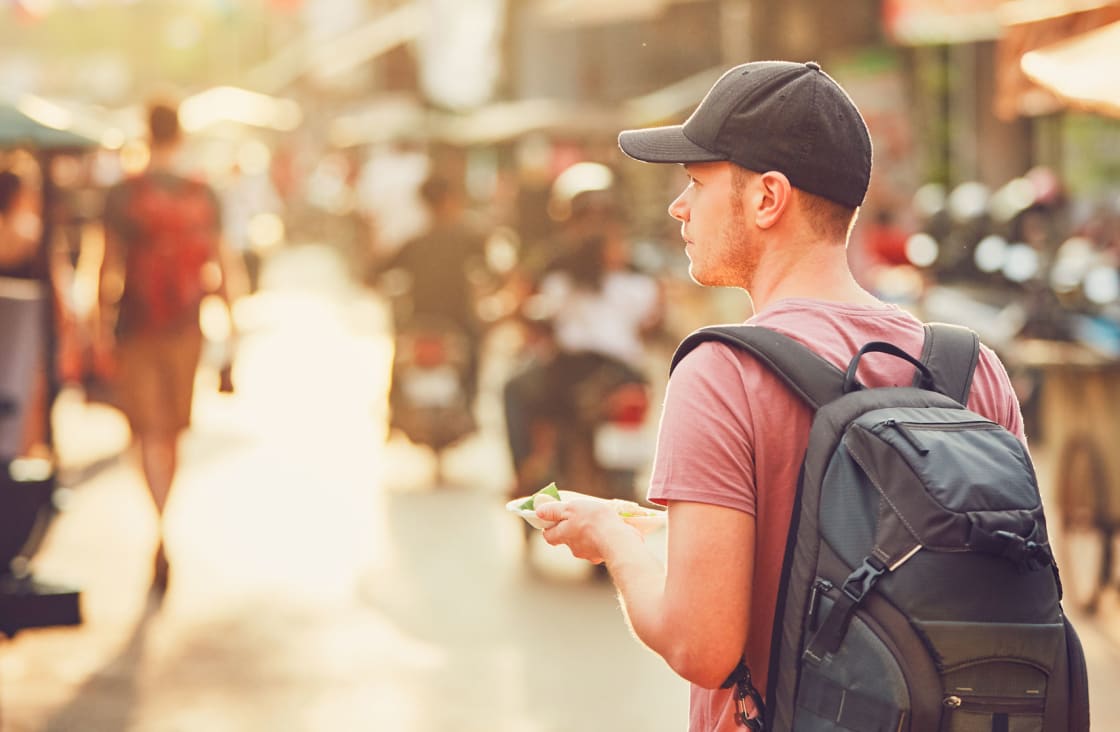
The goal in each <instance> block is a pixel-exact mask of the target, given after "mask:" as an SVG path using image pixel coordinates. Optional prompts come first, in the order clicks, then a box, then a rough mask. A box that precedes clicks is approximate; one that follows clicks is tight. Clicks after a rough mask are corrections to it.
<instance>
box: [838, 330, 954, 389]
mask: <svg viewBox="0 0 1120 732" xmlns="http://www.w3.org/2000/svg"><path fill="white" fill-rule="evenodd" d="M866 353H886V354H889V355H891V356H897V357H898V358H901V359H903V360H904V361H909V362H910V363H911V364H913V365H914V368H916V369H918V374H919V381H918V384H917V385H918V386H920V387H921V388H923V389H930V390H932V391H936V390H937V389H936V387H935V386H934V381H933V373H932V372H931V371H930V370H929V368H928V367H927V366H926V365H925V364H924V363H922V362H921V361H919V360H918V359H916V358H914V357H913V356H911V355H910V354H909V353H907V352H906V351H904V350H902V349H901V348H899V347H898V346H896V345H894V344H891V343H887V342H885V341H871V342H870V343H868V344H866V345H864V347H863V348H861V349H859V350H858V351H856V355H854V356H852V360H851V362H849V363H848V371H847V373H845V374H844V393H845V394H850V393H851V392H853V391H857V390H859V389H862V388H863V384H861V383H859V381H858V380H857V379H856V370H857V369H858V368H859V360H860V359H861V358H862V357H863V355H864V354H866Z"/></svg>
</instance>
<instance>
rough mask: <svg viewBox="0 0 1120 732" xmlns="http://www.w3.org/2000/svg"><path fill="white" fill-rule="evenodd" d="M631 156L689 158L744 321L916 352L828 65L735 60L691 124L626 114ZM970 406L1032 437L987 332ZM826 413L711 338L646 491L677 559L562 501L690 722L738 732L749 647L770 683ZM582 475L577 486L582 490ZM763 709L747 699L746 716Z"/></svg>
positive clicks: (896, 374)
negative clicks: (683, 700)
mask: <svg viewBox="0 0 1120 732" xmlns="http://www.w3.org/2000/svg"><path fill="white" fill-rule="evenodd" d="M619 144H620V146H621V147H622V150H623V152H625V153H626V154H627V155H629V156H631V157H633V158H636V159H638V160H643V161H647V162H654V163H680V164H682V165H683V166H684V172H685V174H686V176H687V184H686V186H685V188H684V191H683V192H682V193H681V194H680V195H679V196H678V197H677V199H676V200H675V201H673V203H672V204H671V205H670V207H669V214H670V215H671V216H673V218H675V219H677V220H678V221H680V222H681V236H682V238H683V239H684V242H685V252H686V254H687V255H688V257H689V260H690V263H691V264H690V273H691V276H692V278H693V279H694V280H695V281H696V282H697V283H699V284H701V285H706V286H712V287H738V288H742V289H744V290H746V291H747V292H748V293H749V295H750V296H751V299H752V301H753V305H754V313H755V314H754V315H753V316H752V317H751V318H750V319H749V320H748V321H747V323H748V324H752V325H759V326H766V327H767V328H771V329H773V330H775V331H778V332H780V333H783V334H785V335H788V336H790V337H792V338H795V339H797V340H798V341H800V342H801V343H803V344H804V345H806V346H807V347H809V348H811V349H812V350H814V351H815V352H817V353H819V354H820V355H821V356H822V357H824V358H825V359H826V360H828V361H829V362H831V363H833V364H835V365H837V366H838V367H841V368H843V367H844V366H846V365H847V364H848V363H849V361H850V360H851V358H852V356H853V355H854V354H855V352H856V350H857V349H858V348H859V347H860V346H862V345H863V344H864V343H867V342H869V341H875V340H888V341H891V342H893V343H895V344H897V345H898V346H899V347H901V348H903V349H904V350H909V351H911V352H914V353H917V352H919V351H920V350H921V345H922V342H923V327H922V323H921V322H919V321H918V320H917V319H915V318H914V317H913V316H911V315H910V314H908V313H907V312H905V311H903V310H901V309H900V308H898V307H897V306H894V305H889V304H885V303H883V302H880V301H879V300H877V299H876V298H875V297H874V296H872V295H871V294H870V293H868V292H866V291H865V290H863V289H862V288H861V287H860V286H859V285H858V284H857V283H856V281H855V279H854V277H853V276H852V273H851V271H850V269H849V266H848V262H847V257H846V246H847V243H848V238H849V232H850V230H851V226H852V223H853V221H854V219H855V215H856V212H857V210H858V207H859V206H860V204H861V203H862V202H863V199H864V195H865V194H866V191H867V187H868V182H869V179H870V174H871V141H870V138H869V136H868V132H867V127H866V125H865V123H864V120H863V118H862V117H861V115H860V113H859V111H858V110H857V109H856V107H855V106H854V104H853V103H852V101H851V100H850V99H849V98H848V96H847V94H846V93H845V92H844V91H843V90H842V89H841V88H840V86H839V85H837V83H836V82H835V81H833V79H832V78H831V77H829V76H828V75H826V74H825V73H824V72H823V71H822V70H821V68H820V66H819V65H817V64H816V63H812V62H810V63H805V64H799V63H790V62H782V61H763V62H755V63H749V64H744V65H742V66H738V67H735V68H733V69H731V70H730V71H728V72H727V73H726V74H724V75H723V76H722V77H721V78H720V80H719V81H717V82H716V84H715V86H713V88H712V89H711V90H710V91H709V92H708V94H707V96H705V98H704V100H703V101H702V102H701V103H700V105H699V106H698V107H697V109H696V111H695V112H693V114H692V116H690V117H689V118H688V120H687V121H686V122H685V123H684V124H683V125H674V126H669V127H659V128H653V129H647V130H630V131H626V132H623V133H622V134H621V135H620V137H619ZM860 374H861V379H862V380H863V381H864V383H866V384H868V385H870V386H880V385H889V384H896V383H906V384H909V383H910V381H911V378H912V376H913V369H912V367H911V366H909V365H906V364H905V363H903V362H902V361H901V360H897V359H889V360H888V359H884V360H881V361H874V362H871V363H870V364H867V366H866V367H865V369H864V370H861V371H860ZM968 401H969V406H970V407H971V408H972V409H973V410H975V411H977V412H979V413H981V414H983V415H984V416H986V417H988V418H990V419H992V420H995V421H997V422H999V423H1001V424H1003V425H1004V426H1006V427H1007V428H1008V429H1010V430H1011V431H1012V432H1014V433H1015V434H1016V435H1018V436H1019V438H1020V439H1024V437H1023V426H1022V419H1021V416H1020V413H1019V405H1018V403H1017V401H1016V399H1015V393H1014V392H1013V391H1012V389H1011V385H1010V383H1009V381H1008V378H1007V374H1006V372H1005V371H1004V369H1003V366H1002V365H1001V364H1000V363H999V361H998V360H997V358H996V357H995V355H994V354H993V353H992V352H991V351H990V350H988V349H987V348H984V349H983V351H982V356H981V359H980V364H979V366H978V368H977V370H976V374H975V379H974V382H973V387H972V392H971V397H970V399H969V400H968ZM811 418H812V414H811V411H810V409H809V407H808V406H807V405H806V404H805V403H804V402H803V401H801V399H800V398H799V397H798V396H797V395H795V394H794V393H793V392H792V391H791V390H790V389H788V388H787V387H786V386H784V384H783V383H782V382H781V380H780V378H779V377H778V376H776V375H775V374H774V373H772V372H771V371H769V370H768V369H767V368H766V367H765V366H763V365H762V364H761V363H760V362H758V361H757V360H755V359H754V358H753V357H751V356H750V355H748V354H746V353H745V352H740V351H738V350H735V349H733V348H731V347H729V346H726V345H724V344H721V343H714V342H708V343H704V344H702V345H700V346H699V347H698V348H696V349H695V350H693V351H691V352H690V353H689V354H688V355H687V356H686V357H685V358H684V359H683V360H682V361H681V362H680V363H679V364H678V366H677V368H676V369H675V371H674V372H673V374H672V377H671V378H670V381H669V384H668V388H667V393H666V398H665V404H664V411H663V415H662V420H661V426H660V432H659V436H658V444H657V453H656V458H655V464H654V470H653V476H652V479H651V484H650V489H649V498H650V499H651V500H652V501H654V502H656V503H660V504H664V505H667V506H668V522H669V532H668V548H667V564H666V565H665V566H662V564H661V561H660V558H659V557H658V556H657V555H656V554H655V553H654V552H653V551H652V550H650V549H649V548H647V547H646V546H645V545H644V544H643V542H642V539H641V536H640V535H639V534H638V532H637V531H636V530H635V529H633V528H631V527H630V526H628V525H627V524H625V523H624V522H623V520H622V519H621V518H620V517H619V516H618V514H617V512H616V508H615V507H613V506H610V505H609V504H601V503H593V502H588V501H574V502H569V501H565V502H557V503H551V504H548V505H545V506H543V507H542V508H541V509H539V510H538V515H540V516H541V517H542V518H545V519H548V520H556V521H558V522H559V523H557V525H556V526H555V527H553V528H551V529H548V530H546V531H545V532H544V537H545V539H546V540H547V541H548V542H550V543H552V544H566V545H568V546H569V547H570V548H571V551H572V553H573V554H574V555H575V556H577V557H581V558H584V559H588V560H590V561H592V562H595V563H599V562H605V563H606V565H607V567H608V569H609V571H610V573H611V575H612V577H613V579H614V582H615V584H616V585H617V587H618V589H619V593H620V595H621V598H622V602H623V607H624V609H625V612H626V615H627V617H628V619H629V623H630V626H631V628H632V629H633V632H634V633H635V634H636V635H637V636H638V638H639V639H640V640H641V641H642V642H643V643H645V644H646V645H647V646H649V647H650V648H651V649H652V650H654V651H655V652H657V653H658V654H659V655H661V656H662V657H663V658H664V659H665V660H666V661H667V662H668V663H669V665H670V666H671V667H672V668H673V669H674V670H675V671H676V672H677V673H679V674H680V675H681V676H682V677H684V678H685V679H687V680H688V681H690V682H692V695H691V705H690V718H691V719H690V729H691V730H693V731H694V732H699V731H700V730H704V731H710V730H733V729H736V728H737V719H736V702H735V698H734V693H735V691H734V689H733V688H721V685H723V684H724V683H725V681H726V680H728V679H729V677H730V676H731V674H732V672H733V671H737V670H739V663H740V659H742V658H744V656H745V658H746V661H747V664H748V665H749V667H750V671H751V673H752V674H753V682H754V684H755V686H756V687H757V688H758V689H763V690H765V689H766V688H767V686H766V684H767V680H768V679H767V674H768V671H769V661H770V650H771V649H770V643H771V631H772V627H773V624H774V620H775V612H776V605H777V598H778V591H779V582H780V575H781V568H782V565H783V562H784V554H785V551H786V540H787V534H788V533H789V527H790V520H791V515H792V511H793V507H794V503H795V493H796V487H797V482H798V475H797V472H798V468H799V465H800V462H801V458H802V454H803V452H804V450H805V447H806V444H807V440H808V432H809V425H810V421H811ZM569 487H570V488H572V489H575V490H578V486H569ZM752 714H753V712H752Z"/></svg>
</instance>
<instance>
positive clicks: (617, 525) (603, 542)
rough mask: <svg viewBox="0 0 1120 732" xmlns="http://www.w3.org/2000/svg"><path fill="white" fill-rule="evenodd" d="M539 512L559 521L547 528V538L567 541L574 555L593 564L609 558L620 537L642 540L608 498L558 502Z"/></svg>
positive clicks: (556, 542)
mask: <svg viewBox="0 0 1120 732" xmlns="http://www.w3.org/2000/svg"><path fill="white" fill-rule="evenodd" d="M536 513H537V516H539V517H540V518H542V519H544V520H546V521H556V522H557V524H556V525H555V526H553V527H552V528H551V529H545V530H544V540H545V541H547V542H548V543H549V544H552V545H554V546H555V545H557V544H564V545H566V546H567V547H568V548H569V549H570V550H571V552H572V555H573V556H575V557H577V558H579V559H586V560H587V561H589V562H591V563H593V564H600V563H602V562H603V561H604V560H605V559H606V557H607V556H608V555H609V554H610V549H611V545H612V544H613V543H614V542H616V541H618V540H619V539H618V537H624V539H623V540H626V539H632V538H633V537H637V538H638V539H639V541H640V539H641V535H640V534H639V533H638V530H637V529H635V528H633V527H632V526H630V525H629V524H627V523H626V522H625V521H623V520H622V517H620V516H619V515H618V509H617V508H616V507H615V505H614V504H612V503H610V502H608V501H594V500H589V499H575V500H571V501H557V502H555V503H546V504H544V505H543V506H541V507H540V508H538V509H537V512H536Z"/></svg>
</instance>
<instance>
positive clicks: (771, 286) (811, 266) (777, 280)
mask: <svg viewBox="0 0 1120 732" xmlns="http://www.w3.org/2000/svg"><path fill="white" fill-rule="evenodd" d="M747 289H748V292H749V293H750V296H751V302H752V303H753V305H754V310H755V312H761V311H762V310H765V309H766V308H767V307H769V306H770V305H772V304H774V303H776V302H777V301H779V300H787V299H790V298H808V299H813V300H826V301H829V302H838V303H848V304H852V305H881V304H882V301H880V300H879V299H878V298H876V297H875V296H874V295H872V294H871V293H870V292H868V291H867V290H865V289H863V287H861V286H860V284H859V283H858V282H856V280H855V277H854V276H852V271H851V269H850V268H849V266H848V258H847V249H846V248H845V247H844V245H843V244H841V243H818V244H812V245H809V246H792V247H788V246H787V247H785V248H782V247H780V246H779V247H776V248H774V249H772V250H771V251H770V253H769V254H768V255H767V256H764V257H763V259H762V261H761V262H759V267H758V271H757V272H756V273H755V276H754V278H753V281H752V282H751V283H750V286H749V287H748V288H747Z"/></svg>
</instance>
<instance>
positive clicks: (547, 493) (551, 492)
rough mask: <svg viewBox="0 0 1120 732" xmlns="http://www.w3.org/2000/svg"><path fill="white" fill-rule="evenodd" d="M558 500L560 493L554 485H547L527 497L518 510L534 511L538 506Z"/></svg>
mask: <svg viewBox="0 0 1120 732" xmlns="http://www.w3.org/2000/svg"><path fill="white" fill-rule="evenodd" d="M559 500H560V491H559V490H558V489H557V488H556V483H549V484H548V485H546V486H545V487H544V488H541V489H540V490H539V491H537V492H536V493H534V494H533V495H531V496H529V498H527V499H526V500H525V501H524V502H523V503H521V504H520V505H519V506H518V508H519V509H521V510H522V511H535V510H537V507H539V506H543V505H544V504H546V503H553V502H555V501H559Z"/></svg>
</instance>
